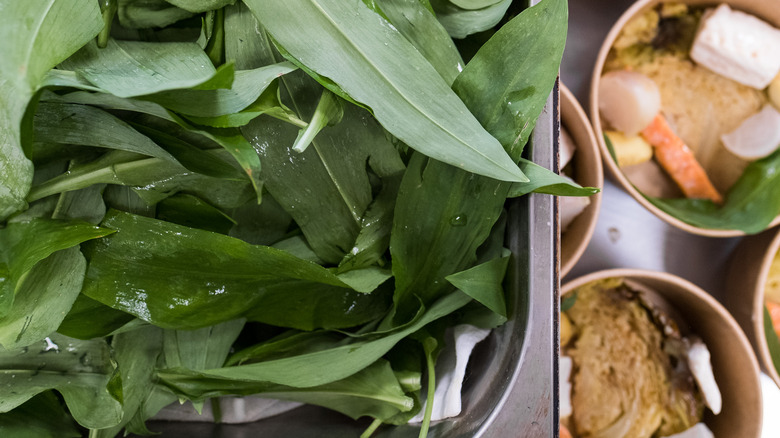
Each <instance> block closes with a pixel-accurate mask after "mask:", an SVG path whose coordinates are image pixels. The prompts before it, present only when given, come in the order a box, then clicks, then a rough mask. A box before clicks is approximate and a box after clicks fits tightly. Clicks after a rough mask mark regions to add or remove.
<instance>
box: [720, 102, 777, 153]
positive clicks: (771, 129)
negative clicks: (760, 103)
mask: <svg viewBox="0 0 780 438" xmlns="http://www.w3.org/2000/svg"><path fill="white" fill-rule="evenodd" d="M720 139H721V141H723V146H725V147H726V149H728V150H729V151H730V152H731V153H733V154H734V155H736V156H738V157H740V158H744V159H746V160H757V159H759V158H764V157H766V156H768V155H769V154H771V153H772V152H774V151H775V150H776V149H777V148H778V146H780V112H778V111H777V109H775V107H774V106H772V105H770V104H767V105H764V108H762V109H761V111H759V112H758V113H757V114H754V115H752V116H750V117H748V118H747V119H746V120H745V121H744V122H742V124H741V125H739V127H738V128H737V129H735V130H733V131H731V132H729V133H728V134H724V135H722V136H721V137H720Z"/></svg>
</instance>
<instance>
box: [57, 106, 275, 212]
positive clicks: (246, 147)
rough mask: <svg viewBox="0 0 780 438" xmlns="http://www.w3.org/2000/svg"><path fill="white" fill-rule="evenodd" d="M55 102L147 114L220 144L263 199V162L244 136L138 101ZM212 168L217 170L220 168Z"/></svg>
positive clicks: (147, 129)
mask: <svg viewBox="0 0 780 438" xmlns="http://www.w3.org/2000/svg"><path fill="white" fill-rule="evenodd" d="M54 99H55V100H64V101H66V102H71V103H81V104H86V105H94V106H98V107H100V108H104V109H112V110H124V111H132V112H137V113H141V114H147V115H150V116H153V117H156V118H159V119H162V120H163V121H165V122H171V123H174V124H176V125H178V126H179V127H180V128H182V129H184V130H186V131H187V132H189V133H192V134H197V135H200V136H203V137H205V138H206V139H208V140H211V141H213V142H214V143H216V144H218V145H219V146H221V147H223V148H224V149H225V151H227V152H229V153H230V155H231V156H232V157H233V159H235V160H236V162H237V163H239V165H240V166H241V168H242V169H243V170H244V172H245V173H246V174H247V176H249V179H250V181H251V183H252V187H253V188H254V190H255V193H256V195H257V199H258V201H259V200H260V199H261V196H262V187H263V183H262V181H261V180H260V158H259V157H258V155H257V153H256V152H255V150H254V149H253V148H252V145H251V144H250V143H249V142H248V141H247V139H246V138H244V137H243V136H241V134H240V133H239V132H238V131H237V130H230V129H222V130H218V129H211V128H206V127H195V126H193V125H191V124H190V123H188V122H187V121H185V120H184V119H182V118H181V117H179V116H178V115H176V114H174V113H172V112H170V111H168V110H167V109H165V108H163V107H162V106H161V105H159V104H156V103H153V102H147V101H142V100H138V99H123V98H120V97H116V96H113V95H110V94H103V93H84V92H76V93H70V94H68V95H66V96H65V97H63V98H60V99H57V98H54ZM152 129H153V128H152ZM143 130H144V131H145V132H147V133H148V132H150V128H148V127H147V128H145V129H143ZM149 135H152V134H149ZM158 137H160V136H158ZM162 141H166V139H164V138H163V140H162ZM168 146H169V147H171V146H175V145H173V144H172V142H169V143H168ZM188 149H191V148H188ZM178 150H181V151H182V153H184V152H187V153H188V154H189V155H193V154H195V153H196V152H195V151H192V150H189V151H184V150H182V148H181V147H179V148H178ZM172 152H173V151H172ZM177 158H180V159H185V160H186V159H187V157H181V155H177ZM192 159H196V157H195V156H192ZM185 163H187V165H190V164H191V163H192V162H191V161H185ZM205 167H208V166H205ZM212 167H216V165H215V166H212ZM203 168H204V166H200V167H199V168H197V170H198V171H202V172H204V173H205V174H206V175H213V176H218V175H216V174H215V173H214V172H212V171H204V169H203ZM221 169H224V166H221V165H220V166H219V168H217V169H212V170H213V171H218V170H221Z"/></svg>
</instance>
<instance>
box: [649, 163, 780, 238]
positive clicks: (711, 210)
mask: <svg viewBox="0 0 780 438" xmlns="http://www.w3.org/2000/svg"><path fill="white" fill-rule="evenodd" d="M645 198H647V200H648V201H650V202H651V203H652V204H653V205H655V206H656V207H658V208H660V209H661V210H663V211H665V212H666V213H668V214H670V215H672V216H674V217H676V218H678V219H680V220H682V221H683V222H686V223H688V224H691V225H693V226H696V227H701V228H714V229H732V230H740V231H744V232H745V233H747V234H755V233H758V232H761V231H763V230H765V229H766V227H767V226H769V224H770V223H771V222H772V220H773V219H774V218H775V217H776V216H777V215H778V214H780V149H778V150H777V151H775V152H773V153H772V154H771V155H769V156H768V157H766V158H762V159H760V160H757V161H754V162H752V163H750V164H749V165H748V166H747V168H745V171H744V172H743V173H742V176H741V177H740V178H739V180H737V182H736V183H735V184H734V185H733V186H732V187H731V189H730V190H729V192H728V194H727V195H726V200H725V202H724V203H723V205H722V206H718V205H716V204H714V203H712V202H711V201H705V200H701V199H662V198H653V197H649V196H645Z"/></svg>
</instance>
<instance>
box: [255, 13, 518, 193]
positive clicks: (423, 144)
mask: <svg viewBox="0 0 780 438" xmlns="http://www.w3.org/2000/svg"><path fill="white" fill-rule="evenodd" d="M245 3H246V4H247V5H248V6H249V8H250V9H251V10H252V11H253V13H254V14H255V16H256V17H257V19H258V20H259V21H260V23H261V24H262V25H263V26H264V27H265V28H266V29H267V30H268V32H269V33H270V34H271V35H272V36H273V38H274V40H275V41H276V42H277V43H278V44H279V46H281V47H282V48H283V49H284V50H285V51H286V52H289V54H290V55H291V56H292V57H294V59H296V60H297V61H298V62H299V63H301V64H303V65H305V66H306V67H308V68H309V69H311V70H313V71H315V72H316V73H317V74H318V75H319V76H321V77H324V78H327V79H328V80H329V81H333V82H334V83H336V84H338V87H339V88H340V89H339V90H336V91H334V92H336V93H337V94H339V92H340V91H343V92H346V94H347V95H348V96H349V97H350V98H352V99H354V100H355V101H357V102H360V103H361V104H363V105H366V106H367V107H369V108H371V111H372V113H373V115H374V116H375V117H376V119H377V120H378V121H379V122H380V123H381V124H382V125H383V126H384V127H385V129H387V130H388V131H390V132H391V133H392V134H393V135H395V136H396V137H398V138H399V139H400V140H401V141H403V142H404V143H406V144H407V145H409V146H410V147H412V148H414V149H417V150H419V151H421V152H423V153H425V154H426V155H428V156H431V157H433V158H436V159H440V160H442V161H445V162H448V163H451V164H452V165H453V166H456V167H458V168H462V169H466V170H470V171H473V172H476V173H480V174H483V175H487V176H490V177H493V178H497V179H500V180H507V181H527V178H526V177H525V176H524V175H523V174H522V172H521V171H520V170H519V168H518V167H517V166H516V165H515V163H513V162H512V160H511V159H509V157H508V156H507V155H506V153H505V152H504V151H503V149H502V148H501V146H500V144H498V142H497V141H496V140H495V138H493V137H492V136H491V135H490V134H488V133H487V132H486V131H485V130H484V128H482V126H480V124H479V122H477V120H476V119H475V118H474V117H473V116H472V115H471V113H470V112H469V111H468V109H467V108H466V107H465V105H463V102H462V101H461V100H460V99H458V97H457V96H456V95H455V94H454V93H453V92H452V90H450V88H449V86H448V85H447V83H446V82H445V81H444V80H443V79H442V78H441V76H440V75H439V73H438V72H436V70H435V69H434V68H433V67H432V66H431V64H430V63H429V62H428V61H427V60H426V59H425V58H424V57H423V56H422V55H421V54H420V52H418V51H417V49H415V48H414V46H413V45H412V44H411V43H409V42H408V41H407V40H406V39H405V38H404V37H403V36H402V35H401V34H400V33H399V32H398V31H397V30H396V29H395V28H393V27H392V26H389V25H388V23H387V21H386V20H385V19H384V18H382V17H381V16H380V15H379V14H377V13H375V12H373V11H371V10H370V9H369V8H368V7H367V6H365V5H364V4H363V3H361V2H357V3H345V2H341V1H333V0H295V1H293V2H285V3H279V2H276V1H273V0H247V1H245ZM311 41H317V42H318V44H317V45H316V46H313V45H311V44H310V42H311ZM399 59H403V60H404V62H403V63H399V62H398V60H399ZM324 85H325V86H326V87H328V85H329V82H327V81H325V83H324Z"/></svg>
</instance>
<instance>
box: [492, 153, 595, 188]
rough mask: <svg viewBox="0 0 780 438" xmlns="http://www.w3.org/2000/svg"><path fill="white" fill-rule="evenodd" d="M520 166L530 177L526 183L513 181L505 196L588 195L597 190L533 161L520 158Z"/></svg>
mask: <svg viewBox="0 0 780 438" xmlns="http://www.w3.org/2000/svg"><path fill="white" fill-rule="evenodd" d="M520 168H521V169H523V172H525V174H526V175H528V177H529V178H530V179H531V181H530V182H527V183H513V184H512V187H511V188H510V189H509V194H508V195H507V197H509V198H514V197H518V196H523V195H527V194H528V193H545V194H548V195H554V196H590V195H594V194H596V193H598V192H599V189H598V188H595V187H582V186H581V185H579V184H577V183H576V182H573V181H572V180H570V179H568V178H565V177H563V176H562V175H560V174H557V173H555V172H553V171H551V170H549V169H547V168H544V167H542V166H540V165H538V164H536V163H534V162H533V161H529V160H526V159H524V158H521V159H520Z"/></svg>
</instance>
